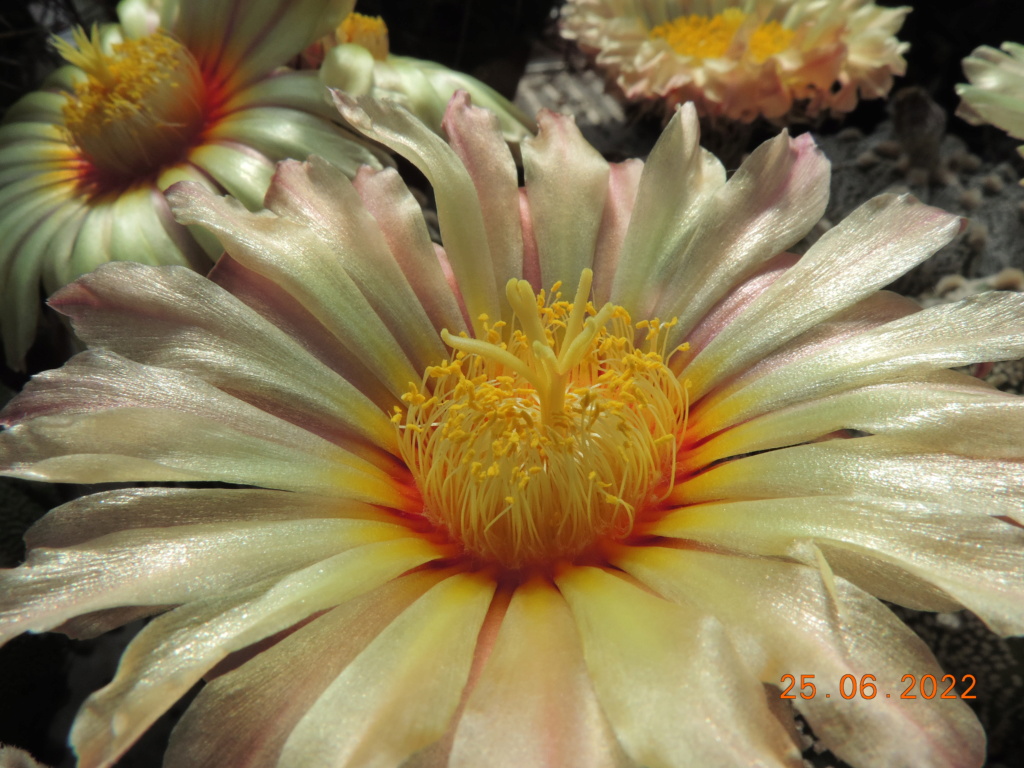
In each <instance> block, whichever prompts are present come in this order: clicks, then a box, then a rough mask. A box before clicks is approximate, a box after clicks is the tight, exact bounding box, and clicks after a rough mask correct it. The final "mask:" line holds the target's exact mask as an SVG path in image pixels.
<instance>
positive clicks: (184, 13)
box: [171, 0, 355, 90]
mask: <svg viewBox="0 0 1024 768" xmlns="http://www.w3.org/2000/svg"><path fill="white" fill-rule="evenodd" d="M178 4H179V8H178V13H177V18H176V21H175V24H174V26H173V27H172V28H171V31H172V32H173V33H175V35H176V36H177V37H178V38H179V39H180V40H181V41H182V42H183V43H184V44H185V45H186V46H187V47H188V48H189V50H191V51H192V53H193V55H195V57H196V58H197V59H198V61H199V64H200V66H202V68H203V69H204V71H205V72H207V73H209V74H208V77H209V78H210V79H211V80H212V81H213V82H214V83H216V84H217V85H219V86H221V87H224V88H225V89H227V90H235V89H238V88H240V87H243V86H245V85H247V84H249V83H251V82H252V81H254V80H256V79H257V78H258V77H260V76H261V75H265V74H266V73H268V72H270V71H271V70H273V69H276V68H277V67H279V66H281V65H283V64H285V63H286V62H287V61H288V60H289V59H291V58H292V57H293V56H295V55H297V54H298V53H299V52H300V51H302V49H303V48H305V47H306V46H307V45H309V44H310V43H312V42H313V41H314V40H316V39H317V38H319V37H321V36H323V35H326V34H327V33H328V32H330V31H331V30H333V29H334V28H335V27H336V26H337V25H338V24H339V23H341V21H342V19H344V18H345V16H347V15H348V14H349V13H350V12H351V11H352V7H353V5H354V4H355V2H354V0H252V2H248V3H245V4H239V3H233V2H231V3H228V2H218V3H211V2H205V0H179V3H178Z"/></svg>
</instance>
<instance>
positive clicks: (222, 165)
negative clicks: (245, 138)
mask: <svg viewBox="0 0 1024 768" xmlns="http://www.w3.org/2000/svg"><path fill="white" fill-rule="evenodd" d="M188 160H189V162H190V163H192V164H193V165H195V166H196V167H197V168H199V169H201V170H202V171H204V172H205V173H207V174H209V175H210V177H212V178H213V179H215V180H216V182H217V183H218V184H219V185H220V186H221V187H222V188H223V189H225V190H227V192H228V193H229V194H230V195H231V196H232V197H234V198H236V199H237V200H240V201H241V202H242V203H243V204H244V205H245V207H246V208H248V209H249V210H250V211H258V210H260V209H261V208H262V207H263V195H264V194H266V191H267V187H269V186H270V180H271V178H273V176H274V163H273V161H271V160H269V159H268V158H266V157H264V156H263V155H262V154H260V153H259V152H257V151H256V150H255V149H253V148H251V147H248V146H246V145H245V144H243V143H238V142H224V141H222V142H216V143H209V144H203V145H202V146H199V147H196V148H195V149H193V150H192V151H191V152H190V153H189V156H188Z"/></svg>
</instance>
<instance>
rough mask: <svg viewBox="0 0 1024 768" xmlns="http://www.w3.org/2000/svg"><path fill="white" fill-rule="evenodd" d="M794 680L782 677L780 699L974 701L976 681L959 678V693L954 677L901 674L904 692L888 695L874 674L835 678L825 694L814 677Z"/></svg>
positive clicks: (971, 676)
mask: <svg viewBox="0 0 1024 768" xmlns="http://www.w3.org/2000/svg"><path fill="white" fill-rule="evenodd" d="M797 677H798V676H797V675H783V676H782V679H781V680H780V681H779V686H780V687H781V688H782V693H780V694H779V698H780V699H796V698H801V699H813V698H816V697H824V698H826V699H830V698H832V696H833V694H837V695H838V696H840V697H842V698H844V699H853V698H856V697H860V698H862V699H873V698H875V697H876V696H881V697H883V698H886V699H892V698H900V699H918V698H920V699H976V698H978V697H977V696H972V695H971V691H972V690H973V689H974V686H975V684H976V683H977V682H978V681H977V680H976V679H975V678H974V675H963V676H962V677H961V678H960V680H959V682H960V683H961V684H963V685H966V686H967V687H966V688H965V689H964V690H962V691H960V692H959V693H958V692H957V691H956V684H957V679H956V677H955V676H954V675H943V676H942V677H941V678H940V679H936V677H935V675H921V677H920V678H918V677H917V676H916V675H904V676H903V677H902V678H901V679H900V684H901V685H904V686H905V687H904V689H903V690H902V691H901V692H898V691H891V692H889V693H886V692H884V691H879V690H878V685H877V680H876V678H875V676H874V675H861V676H860V677H856V676H855V675H843V676H842V677H840V678H839V684H838V685H837V686H836V687H835V689H834V690H832V691H828V692H826V691H824V690H821V691H819V690H818V685H820V683H818V684H815V682H814V675H799V678H800V679H799V683H798V682H797ZM794 689H795V690H794ZM897 693H898V694H899V695H898V696H897V695H896V694H897Z"/></svg>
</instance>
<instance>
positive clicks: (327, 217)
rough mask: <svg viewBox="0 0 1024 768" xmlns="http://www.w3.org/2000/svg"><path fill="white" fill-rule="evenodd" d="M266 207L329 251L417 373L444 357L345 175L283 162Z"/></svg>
mask: <svg viewBox="0 0 1024 768" xmlns="http://www.w3.org/2000/svg"><path fill="white" fill-rule="evenodd" d="M266 206H267V208H269V209H270V210H271V211H273V212H274V213H276V214H277V215H278V216H281V217H282V218H286V219H289V220H290V221H293V222H296V223H298V224H300V225H305V226H306V227H308V228H309V229H310V230H312V231H313V232H315V233H316V234H317V235H318V236H319V237H320V239H321V240H322V241H323V242H324V244H325V245H327V246H329V248H330V249H331V251H332V252H333V253H332V262H333V265H334V267H335V269H337V268H338V267H339V266H340V267H342V268H343V269H344V270H345V272H346V273H347V274H348V275H349V277H350V278H351V279H352V281H353V282H354V284H355V285H356V286H357V287H358V289H359V291H360V293H361V294H362V295H363V297H364V298H365V301H366V302H367V303H369V305H370V306H371V307H372V308H373V311H374V313H375V314H376V315H377V316H378V317H380V318H381V320H382V321H383V323H384V325H385V326H386V327H387V328H388V329H390V331H391V334H392V335H393V336H394V337H395V340H396V341H398V343H399V345H400V346H401V347H402V350H403V351H404V352H405V354H406V356H407V357H408V358H409V360H410V361H411V362H412V365H413V367H414V368H416V369H418V370H423V369H424V368H426V367H427V366H428V365H431V364H433V363H436V362H437V361H438V360H439V359H441V358H443V357H444V356H445V355H446V350H445V347H444V344H443V343H442V342H441V340H440V337H439V336H438V334H437V329H435V328H433V327H431V324H430V319H429V318H428V317H427V314H426V312H425V311H424V309H423V306H422V305H421V304H420V303H419V301H418V300H417V298H416V293H415V292H414V291H413V289H412V286H411V285H410V284H409V277H408V276H407V275H406V274H405V273H404V272H403V271H402V268H401V266H400V264H399V262H398V260H397V259H396V258H395V255H394V254H393V253H392V252H391V248H390V247H389V244H388V241H387V236H386V235H385V233H384V232H382V231H381V228H380V225H379V224H378V223H377V220H376V219H375V218H374V217H373V215H372V214H371V213H370V212H369V211H367V210H366V208H365V206H363V204H362V200H361V199H360V197H359V193H358V192H357V191H356V189H355V187H354V186H353V185H352V182H350V181H349V180H348V179H347V178H346V177H345V175H344V174H342V173H341V172H340V171H338V170H337V169H335V168H332V167H331V166H329V165H327V164H326V163H324V162H323V161H322V160H320V159H319V158H317V157H313V158H310V160H309V162H307V163H297V162H285V163H282V164H281V165H280V166H279V167H278V171H277V173H276V174H275V176H274V182H273V184H271V186H270V189H269V190H268V191H267V199H266ZM424 255H425V254H424ZM434 260H435V261H436V257H435V258H434Z"/></svg>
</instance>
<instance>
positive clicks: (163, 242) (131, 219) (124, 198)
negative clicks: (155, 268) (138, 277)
mask: <svg viewBox="0 0 1024 768" xmlns="http://www.w3.org/2000/svg"><path fill="white" fill-rule="evenodd" d="M156 195H160V192H159V191H158V190H157V189H155V188H154V187H150V186H148V185H146V186H140V187H136V188H135V189H131V190H127V191H125V192H123V193H121V194H120V195H118V196H117V199H116V200H115V201H114V203H113V206H112V208H111V225H110V240H109V242H108V243H107V248H108V249H109V251H110V253H109V259H110V260H111V261H135V262H139V263H141V264H153V265H160V264H167V265H181V266H187V265H188V263H189V261H188V258H187V256H186V254H184V253H182V252H181V251H180V250H179V249H178V248H177V247H176V245H175V244H174V242H173V241H171V240H170V239H169V238H168V237H167V233H166V231H165V229H164V225H163V223H162V222H161V221H160V219H159V217H158V216H157V213H156V209H155V207H154V202H155V201H154V197H155V196H156Z"/></svg>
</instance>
